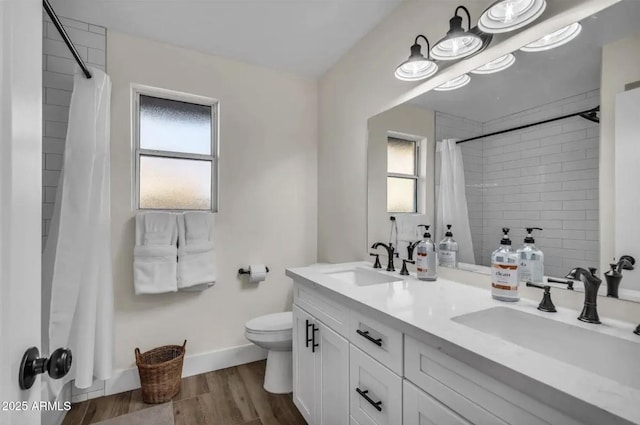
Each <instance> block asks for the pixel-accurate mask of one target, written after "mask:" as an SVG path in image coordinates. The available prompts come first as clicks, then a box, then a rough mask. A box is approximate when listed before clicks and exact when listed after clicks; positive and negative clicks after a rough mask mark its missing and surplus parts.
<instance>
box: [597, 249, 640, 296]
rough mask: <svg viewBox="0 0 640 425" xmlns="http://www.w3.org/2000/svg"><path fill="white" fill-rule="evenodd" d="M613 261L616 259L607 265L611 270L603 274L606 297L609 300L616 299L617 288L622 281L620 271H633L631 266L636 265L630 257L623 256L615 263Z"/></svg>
mask: <svg viewBox="0 0 640 425" xmlns="http://www.w3.org/2000/svg"><path fill="white" fill-rule="evenodd" d="M615 261H616V259H615V258H614V259H613V263H611V264H609V266H610V267H611V269H609V271H608V272H606V273H605V274H604V277H605V279H606V280H607V297H611V298H618V288H619V287H620V282H621V281H622V270H633V265H634V264H635V263H636V260H635V258H633V257H632V256H630V255H623V256H621V257H620V260H618V262H617V263H616V262H615Z"/></svg>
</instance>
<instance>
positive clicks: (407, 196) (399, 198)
mask: <svg viewBox="0 0 640 425" xmlns="http://www.w3.org/2000/svg"><path fill="white" fill-rule="evenodd" d="M387 211H388V212H406V213H413V212H416V180H414V179H407V178H399V177H388V178H387Z"/></svg>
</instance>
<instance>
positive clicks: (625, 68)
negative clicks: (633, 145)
mask: <svg viewBox="0 0 640 425" xmlns="http://www.w3.org/2000/svg"><path fill="white" fill-rule="evenodd" d="M638 45H640V33H639V34H636V35H634V36H631V37H628V38H625V39H622V40H619V41H616V42H614V43H611V44H608V45H606V46H604V49H603V51H602V86H601V105H600V116H601V125H600V187H602V188H608V189H607V190H602V191H601V193H600V234H601V236H602V247H601V251H600V264H601V266H600V267H601V268H604V267H607V266H608V264H609V263H610V262H611V259H612V258H613V257H616V258H617V257H619V256H620V255H623V254H630V255H634V256H635V257H636V259H637V260H640V258H639V257H640V252H635V253H633V252H616V249H615V247H616V243H615V240H614V234H615V226H614V219H615V205H616V199H615V190H614V187H615V185H617V184H618V182H616V181H615V97H616V94H618V93H621V92H623V91H624V90H625V85H626V84H629V83H633V82H636V81H638V80H640V55H638V54H637V53H636V52H637V50H638ZM631 52H633V53H631ZM634 189H635V184H633V183H632V184H631V185H630V187H629V196H637V191H634ZM636 245H637V244H636ZM625 275H628V276H629V277H628V278H627V279H633V280H635V284H636V285H639V284H638V280H640V272H639V271H638V270H635V271H632V272H629V271H625ZM623 285H624V281H623Z"/></svg>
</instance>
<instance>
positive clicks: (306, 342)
mask: <svg viewBox="0 0 640 425" xmlns="http://www.w3.org/2000/svg"><path fill="white" fill-rule="evenodd" d="M305 322H306V324H307V329H306V334H305V338H306V341H305V347H307V348H309V343H310V342H311V338H309V328H310V327H311V326H313V323H309V319H307V320H306V321H305Z"/></svg>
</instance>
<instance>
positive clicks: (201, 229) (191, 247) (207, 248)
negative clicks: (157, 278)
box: [178, 212, 216, 291]
mask: <svg viewBox="0 0 640 425" xmlns="http://www.w3.org/2000/svg"><path fill="white" fill-rule="evenodd" d="M213 223H214V221H213V214H212V213H206V212H185V213H183V214H179V215H178V289H179V290H181V291H201V290H203V289H206V288H208V287H210V286H212V285H213V284H214V283H215V281H216V263H215V250H214V248H215V247H214V244H213Z"/></svg>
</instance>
